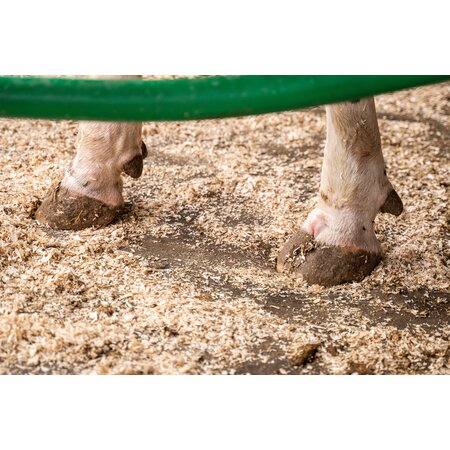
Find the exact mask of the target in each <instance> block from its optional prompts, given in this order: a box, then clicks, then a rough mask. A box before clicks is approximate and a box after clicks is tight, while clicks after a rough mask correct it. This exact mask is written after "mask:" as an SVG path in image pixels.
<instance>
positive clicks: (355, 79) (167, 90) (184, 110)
mask: <svg viewBox="0 0 450 450" xmlns="http://www.w3.org/2000/svg"><path fill="white" fill-rule="evenodd" d="M449 79H450V76H448V75H411V76H403V75H402V76H397V75H351V76H341V75H337V76H335V75H323V76H310V75H298V76H297V75H292V76H284V75H283V76H281V75H280V76H278V75H277V76H259V75H257V76H256V75H255V76H220V77H204V78H195V79H175V80H136V79H125V80H86V79H68V78H35V77H23V78H22V77H0V117H16V118H29V119H31V118H33V119H72V120H107V121H167V120H197V119H211V118H223V117H237V116H245V115H253V114H264V113H273V112H279V111H289V110H295V109H300V108H306V107H311V106H317V105H323V104H330V103H336V102H341V101H346V100H348V101H350V100H356V99H358V98H361V97H367V96H372V95H377V94H381V93H385V92H391V91H396V90H400V89H406V88H412V87H416V86H421V85H425V84H432V83H438V82H442V81H446V80H449Z"/></svg>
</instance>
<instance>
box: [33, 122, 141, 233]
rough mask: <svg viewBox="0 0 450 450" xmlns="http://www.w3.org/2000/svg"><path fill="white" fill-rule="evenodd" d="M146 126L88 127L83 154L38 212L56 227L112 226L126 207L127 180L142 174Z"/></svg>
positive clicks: (83, 131) (84, 126) (80, 147)
mask: <svg viewBox="0 0 450 450" xmlns="http://www.w3.org/2000/svg"><path fill="white" fill-rule="evenodd" d="M141 133H142V124H141V123H125V122H82V123H80V125H79V133H78V144H77V154H76V156H75V158H74V160H73V161H72V162H71V163H70V164H69V165H68V167H67V169H66V172H65V174H64V177H63V179H62V180H61V181H60V182H59V183H58V184H57V185H56V186H53V187H52V188H51V189H50V191H49V192H48V194H47V196H46V197H45V199H44V200H43V202H42V204H41V206H40V207H39V209H38V210H37V212H36V219H37V220H38V221H39V222H40V223H42V224H47V225H49V226H50V227H52V228H56V229H63V230H80V229H82V228H86V227H91V226H105V225H108V224H109V223H111V222H112V221H113V220H114V219H115V218H116V217H117V216H118V215H119V214H120V212H121V210H122V208H123V203H124V202H123V197H122V178H121V174H122V173H126V174H128V175H130V176H132V177H134V178H137V177H139V176H140V175H141V173H142V168H143V158H145V157H146V156H147V149H146V147H145V144H144V143H143V142H142V140H141Z"/></svg>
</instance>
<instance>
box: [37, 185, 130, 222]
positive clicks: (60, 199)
mask: <svg viewBox="0 0 450 450" xmlns="http://www.w3.org/2000/svg"><path fill="white" fill-rule="evenodd" d="M122 208H123V206H117V207H113V206H109V205H106V204H104V203H102V202H100V201H98V200H95V199H93V198H90V197H85V196H78V195H76V194H74V193H71V192H69V191H68V189H66V188H64V187H63V186H61V183H60V182H59V183H58V184H56V185H55V186H53V187H52V188H50V190H49V192H48V193H47V195H46V197H45V198H44V200H43V201H42V203H41V205H40V206H39V208H38V210H37V211H36V214H35V219H36V220H37V221H38V222H39V223H41V224H43V225H44V224H46V225H48V226H49V227H51V228H54V229H59V230H82V229H83V228H88V227H93V226H95V227H104V226H106V225H108V224H110V223H111V222H112V221H113V220H114V219H116V218H117V217H118V216H119V214H120V212H121V211H122Z"/></svg>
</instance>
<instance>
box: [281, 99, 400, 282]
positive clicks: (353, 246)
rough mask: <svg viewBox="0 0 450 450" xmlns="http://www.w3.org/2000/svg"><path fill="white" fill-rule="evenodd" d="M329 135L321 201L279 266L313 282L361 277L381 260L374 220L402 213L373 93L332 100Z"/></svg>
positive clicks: (284, 250) (283, 251) (287, 247)
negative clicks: (387, 166) (353, 99)
mask: <svg viewBox="0 0 450 450" xmlns="http://www.w3.org/2000/svg"><path fill="white" fill-rule="evenodd" d="M326 112H327V141H326V145H325V155H324V162H323V167H322V178H321V185H320V193H319V196H318V201H317V207H316V208H315V209H314V210H313V211H312V212H311V213H310V214H309V216H308V218H307V220H306V221H305V223H304V224H303V225H302V226H301V228H300V230H298V231H297V232H296V233H295V234H294V236H292V237H291V238H290V239H289V240H288V241H287V242H286V244H285V245H284V247H283V248H282V249H281V250H280V252H279V254H278V259H277V270H278V271H279V272H281V271H290V272H293V273H295V274H297V275H300V276H302V277H303V278H304V279H305V280H306V282H308V283H309V284H321V285H323V286H332V285H336V284H340V283H346V282H351V281H360V280H362V279H363V278H364V277H365V276H367V275H368V274H370V272H371V271H372V270H373V269H374V268H375V266H376V265H377V264H378V263H379V261H380V260H381V245H380V243H379V241H378V239H377V237H376V236H375V233H374V229H373V222H374V219H375V216H376V215H377V213H378V212H380V211H381V212H388V213H391V214H394V215H399V214H400V213H401V212H402V210H403V205H402V202H401V200H400V198H399V196H398V195H397V193H396V192H395V190H394V189H393V187H392V185H391V183H390V182H389V180H388V178H387V175H386V170H385V165H384V159H383V154H382V151H381V143H380V133H379V129H378V122H377V117H376V111H375V103H374V101H373V98H369V99H363V100H360V101H358V102H352V103H342V104H337V105H333V106H327V108H326Z"/></svg>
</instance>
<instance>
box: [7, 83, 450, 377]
mask: <svg viewBox="0 0 450 450" xmlns="http://www.w3.org/2000/svg"><path fill="white" fill-rule="evenodd" d="M449 100H450V84H445V85H439V86H432V87H424V88H420V89H417V90H412V91H405V92H400V93H396V94H392V95H384V96H380V97H378V98H377V107H378V114H379V119H380V127H381V132H382V141H383V149H384V155H385V158H386V162H387V166H388V171H389V174H390V176H391V179H392V182H393V184H394V186H395V187H396V188H397V190H398V192H399V194H400V196H401V197H402V199H403V202H404V204H405V213H404V214H403V215H402V216H401V217H399V218H393V217H390V216H381V215H380V216H378V218H377V220H376V229H377V234H378V236H379V239H380V240H381V242H382V245H383V248H384V250H385V252H386V256H385V257H384V259H383V261H382V263H381V264H380V265H379V266H378V267H377V268H376V270H375V271H374V273H373V274H372V275H371V276H370V277H368V278H367V279H366V280H364V281H363V282H362V283H359V284H351V285H345V286H339V287H335V288H332V289H323V288H320V287H317V286H311V287H308V286H306V285H305V284H303V283H302V282H301V281H299V280H295V279H293V278H290V277H289V276H286V275H279V274H277V273H276V272H275V270H274V261H275V255H276V251H277V249H278V248H279V246H280V245H281V244H282V243H283V242H284V241H285V239H286V238H287V237H288V235H289V234H290V233H291V232H292V231H293V230H294V229H295V227H296V224H298V223H299V222H301V221H302V220H304V219H305V217H306V215H307V213H308V211H309V210H310V209H311V208H312V206H313V204H314V197H315V195H316V192H317V188H318V183H319V180H320V167H321V163H322V153H323V145H324V134H325V123H324V118H325V115H324V111H323V108H315V109H312V110H308V111H301V112H288V113H283V114H274V115H266V116H259V117H247V118H241V119H227V120H221V121H219V120H214V121H205V122H191V123H148V124H145V126H144V140H145V142H146V143H147V146H148V148H149V151H150V157H149V158H148V159H147V161H146V167H145V171H144V175H143V177H142V178H141V179H139V180H132V179H129V178H128V179H126V180H125V197H126V201H127V208H126V212H125V214H124V215H123V216H122V217H121V218H120V219H119V220H118V221H117V222H116V223H114V224H112V225H111V226H108V227H106V228H104V229H99V230H94V229H88V230H84V231H81V232H65V231H52V230H49V229H46V228H43V227H41V226H39V225H38V224H37V223H36V221H35V220H34V219H33V212H34V211H35V209H36V207H37V205H38V204H39V199H40V198H42V196H43V194H44V193H45V191H46V190H47V189H48V187H49V186H50V185H51V183H52V182H53V181H55V180H56V179H57V178H58V177H60V175H61V173H62V171H63V170H64V167H65V165H66V163H67V162H68V161H69V160H70V159H71V157H72V156H73V154H74V149H75V137H76V130H77V127H76V124H75V123H72V122H52V121H24V120H0V167H1V176H0V373H3V374H25V373H32V374H72V373H73V374H91V373H97V374H140V373H142V374H219V373H227V374H233V373H282V374H284V373H299V374H311V373H316V374H317V373H320V374H350V373H361V374H366V373H370V374H372V373H374V374H403V373H414V374H418V373H428V374H448V373H450V362H449V361H450V350H449V336H450V330H449V295H448V292H449V291H448V288H449V277H448V268H449V264H450V250H449V247H448V239H449V233H450V230H449V219H450V217H449V212H448V187H449V179H450V177H449V155H448V151H449V129H448V126H449V121H450V119H449V117H450V115H449V112H450V109H449Z"/></svg>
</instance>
